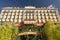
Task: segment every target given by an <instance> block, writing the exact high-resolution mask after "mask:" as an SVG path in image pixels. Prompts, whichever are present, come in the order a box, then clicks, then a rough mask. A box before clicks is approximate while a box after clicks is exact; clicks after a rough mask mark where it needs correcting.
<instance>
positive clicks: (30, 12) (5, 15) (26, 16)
mask: <svg viewBox="0 0 60 40" xmlns="http://www.w3.org/2000/svg"><path fill="white" fill-rule="evenodd" d="M49 20H51V21H54V22H55V23H57V22H59V21H60V19H59V13H58V10H57V8H45V7H43V8H36V7H32V6H26V7H25V8H19V7H5V8H3V9H2V11H1V14H0V21H3V22H5V21H9V22H13V23H21V22H22V21H23V22H24V23H26V22H33V23H35V22H36V23H46V22H47V21H49Z"/></svg>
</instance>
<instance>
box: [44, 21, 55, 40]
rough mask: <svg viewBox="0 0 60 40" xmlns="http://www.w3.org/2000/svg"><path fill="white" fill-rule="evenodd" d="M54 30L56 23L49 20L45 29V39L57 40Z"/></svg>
mask: <svg viewBox="0 0 60 40" xmlns="http://www.w3.org/2000/svg"><path fill="white" fill-rule="evenodd" d="M54 30H55V25H54V22H52V21H48V22H47V23H46V24H45V26H44V29H43V38H44V40H56V39H55V38H54V36H55V35H54Z"/></svg>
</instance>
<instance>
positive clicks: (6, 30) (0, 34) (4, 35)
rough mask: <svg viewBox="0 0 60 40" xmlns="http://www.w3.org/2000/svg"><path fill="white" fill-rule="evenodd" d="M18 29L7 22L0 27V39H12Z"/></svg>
mask: <svg viewBox="0 0 60 40" xmlns="http://www.w3.org/2000/svg"><path fill="white" fill-rule="evenodd" d="M17 33H18V29H17V27H15V26H12V25H11V24H10V23H9V22H5V23H4V24H3V25H2V26H1V27H0V40H14V39H15V38H16V37H17Z"/></svg>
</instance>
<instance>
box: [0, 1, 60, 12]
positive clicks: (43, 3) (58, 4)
mask: <svg viewBox="0 0 60 40" xmlns="http://www.w3.org/2000/svg"><path fill="white" fill-rule="evenodd" d="M49 5H53V6H54V7H56V8H58V11H59V12H60V0H0V12H1V10H2V8H3V7H25V6H35V7H38V8H40V7H48V6H49Z"/></svg>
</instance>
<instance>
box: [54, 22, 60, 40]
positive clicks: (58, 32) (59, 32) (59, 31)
mask: <svg viewBox="0 0 60 40" xmlns="http://www.w3.org/2000/svg"><path fill="white" fill-rule="evenodd" d="M55 38H56V39H57V40H60V23H58V24H56V28H55Z"/></svg>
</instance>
